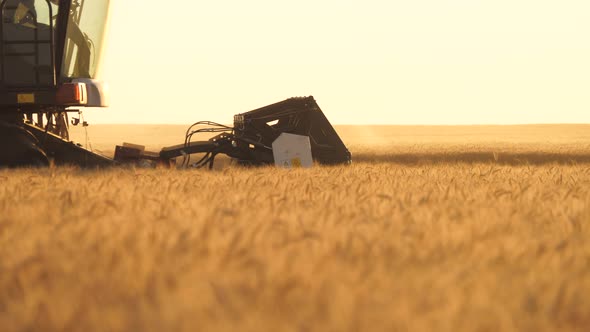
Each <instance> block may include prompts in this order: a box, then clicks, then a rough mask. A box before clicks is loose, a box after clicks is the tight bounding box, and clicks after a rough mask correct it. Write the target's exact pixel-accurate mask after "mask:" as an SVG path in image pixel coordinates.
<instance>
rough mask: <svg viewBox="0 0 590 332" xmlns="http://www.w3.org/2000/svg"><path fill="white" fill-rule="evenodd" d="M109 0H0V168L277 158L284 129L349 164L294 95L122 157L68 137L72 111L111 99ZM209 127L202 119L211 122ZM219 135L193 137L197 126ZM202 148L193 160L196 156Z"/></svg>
mask: <svg viewBox="0 0 590 332" xmlns="http://www.w3.org/2000/svg"><path fill="white" fill-rule="evenodd" d="M109 5H110V1H109V0H0V12H1V16H2V22H1V24H0V166H31V165H37V166H44V165H49V164H50V161H52V162H53V163H54V164H57V165H60V164H74V165H79V166H82V167H98V166H110V165H119V164H128V163H145V162H146V161H148V162H149V163H151V164H166V165H174V164H175V163H176V159H177V158H182V165H184V166H192V167H201V166H205V165H209V166H210V167H211V166H212V165H213V161H214V159H215V156H216V155H218V154H226V155H228V156H230V157H232V158H234V159H237V160H238V162H240V163H241V164H268V163H272V162H273V151H272V145H273V141H274V140H276V139H277V138H278V137H279V136H280V135H281V134H282V133H287V134H295V135H300V136H307V137H308V138H309V142H310V144H309V146H310V150H311V153H312V154H313V158H314V160H316V161H318V162H321V163H329V164H333V163H349V162H350V160H351V155H350V152H349V151H348V150H347V149H346V147H345V146H344V144H343V143H342V141H341V140H340V138H339V137H338V135H337V133H336V131H335V130H334V128H333V127H332V126H331V125H330V123H329V122H328V120H327V119H326V117H325V116H324V114H323V113H322V111H321V110H320V108H319V106H318V105H317V103H316V102H315V100H314V99H313V98H312V97H306V98H290V99H287V100H285V101H283V102H279V103H276V104H272V105H269V106H266V107H263V108H260V109H256V110H253V111H250V112H246V113H242V114H238V115H236V116H235V117H234V125H233V127H232V126H226V125H219V124H217V123H214V122H209V121H200V122H197V123H195V125H193V126H191V127H190V128H189V130H188V131H187V133H186V136H185V140H184V143H182V144H179V145H176V146H172V147H166V148H163V149H162V150H161V151H159V152H146V151H144V149H143V147H141V146H140V145H129V144H125V145H122V146H117V147H116V149H115V157H114V159H112V158H108V157H105V156H102V155H99V154H96V153H94V152H92V151H89V150H87V149H85V148H83V147H82V146H81V145H79V144H75V143H74V142H72V141H70V139H69V124H70V121H69V119H68V113H71V112H79V108H80V107H106V106H108V105H107V102H108V101H107V94H106V89H105V87H104V85H103V83H102V82H101V81H100V80H99V73H100V62H101V61H100V60H101V55H102V50H103V46H104V40H105V31H106V28H107V25H108V24H107V23H108V18H109V9H110V6H109ZM203 125H204V126H203ZM202 132H208V133H217V136H215V137H213V138H211V139H209V140H208V141H200V142H194V141H193V140H192V137H193V135H194V134H196V133H202ZM193 154H199V155H200V158H199V159H196V160H197V161H194V160H193V162H191V155H193Z"/></svg>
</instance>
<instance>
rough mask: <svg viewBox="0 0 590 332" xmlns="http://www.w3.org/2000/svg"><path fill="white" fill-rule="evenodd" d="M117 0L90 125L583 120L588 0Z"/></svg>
mask: <svg viewBox="0 0 590 332" xmlns="http://www.w3.org/2000/svg"><path fill="white" fill-rule="evenodd" d="M111 2H112V7H113V8H112V15H111V29H110V32H109V37H110V38H109V40H108V44H107V48H106V51H105V57H104V62H103V77H102V78H103V79H104V80H105V81H107V82H108V83H109V85H110V89H111V107H110V108H108V109H92V110H88V111H86V112H85V117H86V118H87V119H88V120H90V121H91V122H92V123H178V124H184V123H192V122H195V121H198V120H212V121H217V122H223V123H231V122H232V120H233V115H234V114H236V113H241V112H245V111H249V110H251V109H254V108H258V107H261V106H265V105H267V104H270V103H274V102H278V101H281V100H283V99H286V98H289V97H292V96H308V95H313V96H314V97H315V99H316V100H317V102H318V104H319V105H320V107H321V108H322V109H323V111H324V113H326V115H327V116H328V118H329V119H330V121H331V122H332V123H334V124H512V123H590V93H589V92H590V38H589V35H590V1H588V0H562V1H556V0H555V1H543V0H485V1H484V0H446V1H445V0H411V1H409V0H404V1H397V0H364V1H350V0H339V1H336V0H313V1H312V0H298V1H281V0H251V1H243V0H241V1H237V0H225V1H224V0H218V1H207V2H204V1H196V0H175V1H156V0H111Z"/></svg>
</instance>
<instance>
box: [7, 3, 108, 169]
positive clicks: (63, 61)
mask: <svg viewBox="0 0 590 332" xmlns="http://www.w3.org/2000/svg"><path fill="white" fill-rule="evenodd" d="M108 11H109V1H108V0H2V1H1V2H0V12H1V14H2V15H1V16H2V22H1V24H0V151H1V153H0V164H2V165H9V166H18V165H47V164H48V163H49V159H53V160H55V161H57V162H58V163H73V164H100V165H103V164H109V163H110V161H109V160H108V158H104V157H102V156H99V155H96V154H93V153H90V152H89V151H86V150H85V149H83V148H81V147H80V146H77V145H75V144H72V143H70V142H69V132H68V127H69V123H68V122H69V121H68V112H77V111H78V109H77V107H104V106H107V96H106V91H105V89H104V86H103V84H102V83H101V82H100V81H99V80H97V78H98V73H99V68H100V58H101V51H102V46H103V41H104V36H105V30H106V27H107V20H108Z"/></svg>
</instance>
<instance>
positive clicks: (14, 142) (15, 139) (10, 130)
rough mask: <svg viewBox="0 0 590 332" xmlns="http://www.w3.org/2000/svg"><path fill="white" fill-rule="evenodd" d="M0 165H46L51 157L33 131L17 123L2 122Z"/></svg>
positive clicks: (0, 124)
mask: <svg viewBox="0 0 590 332" xmlns="http://www.w3.org/2000/svg"><path fill="white" fill-rule="evenodd" d="M0 166H8V167H46V166H49V159H48V158H47V155H46V154H45V152H44V151H43V150H42V149H41V148H40V147H39V141H38V140H37V138H36V137H35V136H34V135H33V134H32V133H31V132H29V131H28V130H26V129H25V128H23V127H21V126H19V125H17V124H11V123H5V122H0Z"/></svg>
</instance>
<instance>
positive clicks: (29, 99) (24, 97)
mask: <svg viewBox="0 0 590 332" xmlns="http://www.w3.org/2000/svg"><path fill="white" fill-rule="evenodd" d="M16 99H17V102H18V103H19V104H34V103H35V94H34V93H19V94H18V95H17V96H16Z"/></svg>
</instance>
